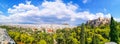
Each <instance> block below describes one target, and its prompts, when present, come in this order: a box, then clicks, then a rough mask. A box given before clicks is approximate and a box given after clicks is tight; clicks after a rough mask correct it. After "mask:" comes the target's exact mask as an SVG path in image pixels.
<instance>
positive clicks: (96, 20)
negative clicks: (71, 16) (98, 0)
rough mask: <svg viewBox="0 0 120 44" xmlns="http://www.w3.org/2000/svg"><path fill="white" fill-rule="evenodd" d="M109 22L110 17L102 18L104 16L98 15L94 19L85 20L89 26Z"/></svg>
mask: <svg viewBox="0 0 120 44" xmlns="http://www.w3.org/2000/svg"><path fill="white" fill-rule="evenodd" d="M109 23H110V18H104V17H99V18H98V19H94V20H89V21H87V22H86V24H88V25H90V26H100V25H102V24H103V25H105V24H109Z"/></svg>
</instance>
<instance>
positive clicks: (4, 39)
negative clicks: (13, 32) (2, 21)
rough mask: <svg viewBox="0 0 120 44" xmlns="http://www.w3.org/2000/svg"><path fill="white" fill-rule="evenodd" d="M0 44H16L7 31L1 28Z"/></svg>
mask: <svg viewBox="0 0 120 44" xmlns="http://www.w3.org/2000/svg"><path fill="white" fill-rule="evenodd" d="M0 44H15V42H14V40H13V39H11V38H10V36H9V35H8V33H7V31H6V29H1V28H0Z"/></svg>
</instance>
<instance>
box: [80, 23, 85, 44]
mask: <svg viewBox="0 0 120 44" xmlns="http://www.w3.org/2000/svg"><path fill="white" fill-rule="evenodd" d="M80 37H81V40H80V41H81V42H80V43H81V44H85V24H84V23H82V25H81V35H80Z"/></svg>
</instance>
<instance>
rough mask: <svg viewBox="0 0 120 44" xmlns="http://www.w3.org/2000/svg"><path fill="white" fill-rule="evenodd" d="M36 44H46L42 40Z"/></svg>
mask: <svg viewBox="0 0 120 44" xmlns="http://www.w3.org/2000/svg"><path fill="white" fill-rule="evenodd" d="M37 44H47V43H46V41H45V40H44V39H42V40H40V41H39V42H38V43H37Z"/></svg>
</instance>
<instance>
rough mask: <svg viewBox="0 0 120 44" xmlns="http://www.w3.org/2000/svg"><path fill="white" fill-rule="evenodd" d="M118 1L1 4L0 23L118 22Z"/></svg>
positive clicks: (13, 0)
mask: <svg viewBox="0 0 120 44" xmlns="http://www.w3.org/2000/svg"><path fill="white" fill-rule="evenodd" d="M119 2H120V0H0V17H1V18H0V20H1V21H0V23H39V24H40V23H57V24H62V23H69V24H72V25H78V24H80V23H83V22H85V21H87V20H93V19H96V18H98V17H110V15H112V16H113V17H114V18H115V19H116V21H120V15H119V14H120V12H119V11H120V3H119Z"/></svg>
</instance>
